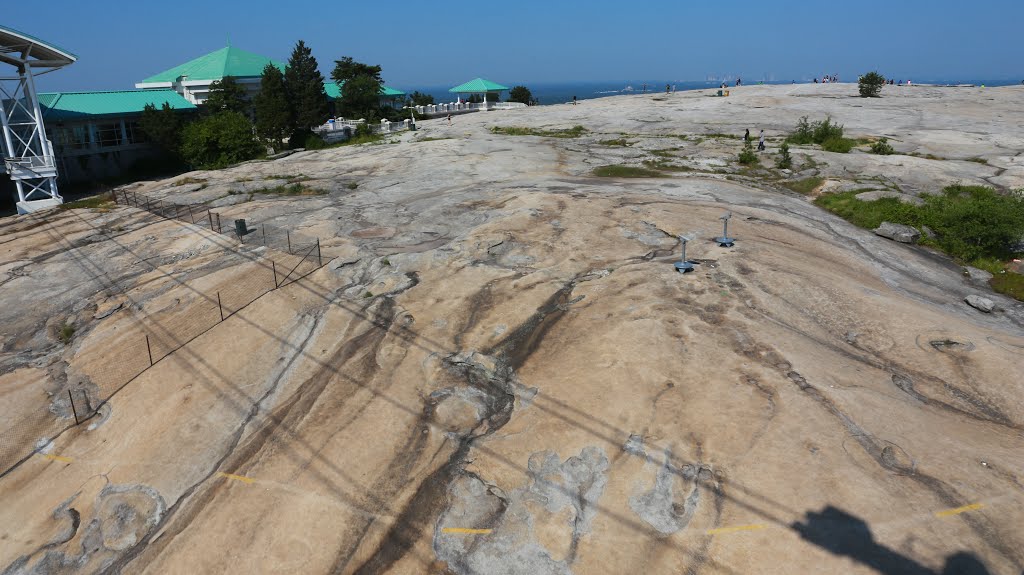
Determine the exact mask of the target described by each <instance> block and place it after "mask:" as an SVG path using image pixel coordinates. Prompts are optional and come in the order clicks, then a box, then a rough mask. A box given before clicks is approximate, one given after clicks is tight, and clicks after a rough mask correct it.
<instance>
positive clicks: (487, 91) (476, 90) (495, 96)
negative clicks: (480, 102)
mask: <svg viewBox="0 0 1024 575" xmlns="http://www.w3.org/2000/svg"><path fill="white" fill-rule="evenodd" d="M508 89H509V87H508V86H503V85H501V84H499V83H497V82H492V81H490V80H485V79H483V78H476V79H475V80H470V81H468V82H466V83H464V84H459V85H458V86H455V87H454V88H452V89H451V90H448V91H449V92H451V93H452V94H482V95H483V97H484V101H485V102H497V101H498V100H499V99H500V98H501V93H502V92H504V91H506V90H508Z"/></svg>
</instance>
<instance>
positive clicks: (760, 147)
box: [743, 128, 765, 152]
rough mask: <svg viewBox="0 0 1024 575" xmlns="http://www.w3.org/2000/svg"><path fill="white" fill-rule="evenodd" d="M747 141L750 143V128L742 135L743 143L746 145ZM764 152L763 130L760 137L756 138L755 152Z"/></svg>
mask: <svg viewBox="0 0 1024 575" xmlns="http://www.w3.org/2000/svg"><path fill="white" fill-rule="evenodd" d="M749 141H750V128H747V131H746V133H744V134H743V143H747V142H749ZM764 150H765V147H764V130H761V137H760V138H758V140H757V151H758V152H763V151H764Z"/></svg>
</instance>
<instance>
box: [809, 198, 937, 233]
mask: <svg viewBox="0 0 1024 575" xmlns="http://www.w3.org/2000/svg"><path fill="white" fill-rule="evenodd" d="M862 191H863V190H850V191H848V192H841V193H837V194H825V195H822V196H818V197H817V198H815V199H814V203H815V204H817V205H819V206H821V207H823V208H825V209H826V210H828V211H830V212H832V213H834V214H836V215H838V216H839V217H841V218H843V219H844V220H846V221H848V222H850V223H852V224H854V225H856V226H860V227H862V228H868V229H875V228H877V227H878V226H880V225H882V222H892V223H894V224H903V225H907V226H915V227H917V226H919V225H921V218H920V216H919V215H918V213H917V206H914V205H911V204H905V203H903V202H901V201H899V199H897V198H881V199H879V200H875V201H873V202H864V201H861V200H858V199H857V197H856V196H857V194H859V193H861V192H862Z"/></svg>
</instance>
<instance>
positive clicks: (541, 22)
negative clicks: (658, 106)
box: [2, 0, 1024, 91]
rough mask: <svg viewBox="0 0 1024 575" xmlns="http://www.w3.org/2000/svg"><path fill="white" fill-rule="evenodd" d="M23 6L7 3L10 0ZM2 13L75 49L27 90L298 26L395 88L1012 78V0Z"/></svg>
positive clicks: (74, 86)
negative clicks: (474, 82) (478, 81)
mask: <svg viewBox="0 0 1024 575" xmlns="http://www.w3.org/2000/svg"><path fill="white" fill-rule="evenodd" d="M18 6H20V7H18ZM2 23H3V24H4V25H6V26H10V27H13V28H15V29H18V30H21V31H23V32H27V33H29V34H33V35H35V36H38V37H41V38H44V39H46V40H49V41H51V42H54V43H56V44H58V45H60V46H63V47H65V48H67V49H68V50H71V51H72V52H74V53H76V54H77V55H78V56H79V61H78V62H77V63H75V64H74V65H72V66H71V67H69V68H67V69H64V70H61V71H59V72H55V73H53V74H49V75H46V76H43V77H42V78H40V81H39V88H40V90H44V91H45V90H105V89H126V88H131V87H133V85H134V83H135V82H136V81H138V80H140V79H142V78H144V77H146V76H149V75H152V74H154V73H157V72H160V71H162V70H165V69H167V68H170V67H172V66H175V65H177V64H180V63H182V62H185V61H188V60H190V59H192V58H195V57H197V56H200V55H202V54H205V53H207V52H210V51H213V50H216V49H218V48H221V47H223V46H224V45H225V43H226V41H227V38H228V37H230V40H231V43H232V45H234V46H237V47H239V48H242V49H245V50H249V51H252V52H257V53H260V54H264V55H266V56H269V57H271V58H275V59H279V60H282V61H284V60H286V59H287V57H288V54H289V53H290V52H291V49H292V47H293V46H294V44H295V42H296V40H298V39H303V40H305V41H306V43H307V44H308V45H309V46H311V47H312V49H313V55H314V56H316V57H317V59H318V61H319V62H320V67H321V70H322V71H323V72H324V74H325V76H326V75H328V74H329V72H330V69H331V67H332V66H333V61H334V60H335V59H337V58H339V57H341V56H352V57H353V58H355V59H356V60H359V61H363V62H366V63H370V64H380V65H382V66H383V68H384V78H385V81H387V82H388V83H389V84H391V85H394V86H396V87H399V88H408V87H418V86H435V85H455V84H458V83H461V82H463V81H465V80H468V79H471V78H474V77H476V76H484V77H487V78H490V79H493V80H495V81H498V82H502V83H505V84H509V85H512V84H526V85H527V86H528V85H529V84H530V83H549V82H563V81H601V80H629V81H632V80H643V79H662V80H672V81H686V80H703V79H704V78H705V77H706V76H708V75H725V74H729V75H737V74H739V75H741V76H744V77H745V78H747V79H749V80H755V79H760V78H761V77H763V76H765V75H771V76H773V77H774V78H775V79H777V80H783V81H785V80H791V79H795V80H802V79H809V78H811V77H813V76H814V75H821V74H824V73H838V74H839V75H840V76H841V77H843V78H846V79H851V78H853V77H855V76H856V75H857V74H858V73H862V72H864V71H868V70H871V69H877V70H879V71H880V72H882V73H883V74H885V75H891V76H894V77H899V78H913V79H918V80H925V79H929V80H936V79H937V80H984V79H1014V80H1016V81H1019V80H1022V79H1024V44H1022V43H1021V37H1022V36H1021V30H1022V28H1021V25H1022V23H1024V0H974V1H972V2H963V1H954V0H930V1H924V0H888V1H876V0H855V1H845V0H838V1H832V0H830V1H827V2H826V1H819V2H812V1H809V0H808V1H797V0H761V1H750V0H730V1H728V2H723V1H715V0H702V1H697V2H694V1H686V0H676V1H663V2H654V1H647V0H617V1H607V0H590V1H586V0H577V1H574V2H566V1H564V0H547V1H534V0H519V1H506V2H500V1H499V2H495V1H493V0H492V1H490V2H484V1H474V0H465V1H459V2H456V1H436V0H435V1H431V0H417V1H415V2H411V1H405V0H392V1H390V2H352V1H351V0H349V1H342V2H332V3H329V4H328V3H321V2H306V1H300V0H292V1H290V2H280V1H275V2H270V1H266V0H250V1H248V2H244V3H243V2H217V1H210V0H206V1H201V2H200V1H193V0H177V1H175V2H171V3H159V4H158V3H150V2H138V1H135V2H113V1H104V0H91V1H88V2H72V1H70V0H56V1H54V2H51V3H50V4H49V5H48V9H47V10H39V9H36V8H30V7H29V5H28V4H26V3H24V2H22V3H20V4H19V3H11V6H8V9H6V10H4V13H3V16H2Z"/></svg>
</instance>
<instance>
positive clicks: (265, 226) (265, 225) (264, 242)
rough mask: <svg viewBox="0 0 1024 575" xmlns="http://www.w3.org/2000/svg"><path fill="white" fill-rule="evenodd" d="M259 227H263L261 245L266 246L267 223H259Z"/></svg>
mask: <svg viewBox="0 0 1024 575" xmlns="http://www.w3.org/2000/svg"><path fill="white" fill-rule="evenodd" d="M260 227H261V228H263V247H266V246H267V224H260Z"/></svg>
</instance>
